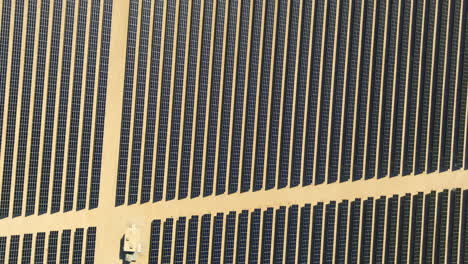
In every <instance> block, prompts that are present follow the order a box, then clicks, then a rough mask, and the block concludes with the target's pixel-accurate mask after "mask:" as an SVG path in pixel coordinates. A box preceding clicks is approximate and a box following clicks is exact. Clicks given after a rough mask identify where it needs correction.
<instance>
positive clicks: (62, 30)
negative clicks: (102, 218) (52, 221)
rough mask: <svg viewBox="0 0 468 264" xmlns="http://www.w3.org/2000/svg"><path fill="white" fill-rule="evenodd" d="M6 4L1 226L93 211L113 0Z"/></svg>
mask: <svg viewBox="0 0 468 264" xmlns="http://www.w3.org/2000/svg"><path fill="white" fill-rule="evenodd" d="M2 3H3V5H2V7H1V8H2V14H1V28H0V43H1V45H0V69H1V70H0V146H1V153H2V154H1V156H0V160H2V163H1V170H2V172H1V175H2V177H0V178H1V197H0V218H4V217H8V216H10V215H13V216H20V215H23V214H25V215H30V214H34V213H39V214H43V213H47V212H52V213H54V212H58V211H61V210H63V211H70V210H73V209H77V210H80V209H84V208H86V207H89V208H95V207H97V206H98V199H99V182H100V173H101V156H102V142H103V128H104V116H105V104H106V90H107V72H108V60H109V45H110V30H111V18H112V0H89V1H88V0H76V1H61V0H42V1H37V0H29V1H27V3H26V1H24V0H18V1H11V0H4V1H2ZM88 10H90V11H89V16H88ZM23 24H25V25H26V27H24V26H23ZM23 27H24V28H25V30H23ZM10 35H11V36H13V39H12V40H10ZM22 43H24V44H22ZM36 44H37V45H36ZM36 47H37V49H36Z"/></svg>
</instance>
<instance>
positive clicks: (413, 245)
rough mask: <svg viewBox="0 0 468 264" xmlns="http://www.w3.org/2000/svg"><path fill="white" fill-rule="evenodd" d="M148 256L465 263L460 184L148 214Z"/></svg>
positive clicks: (467, 249) (465, 196) (465, 213)
mask: <svg viewBox="0 0 468 264" xmlns="http://www.w3.org/2000/svg"><path fill="white" fill-rule="evenodd" d="M150 240H151V241H150V252H149V263H234V262H235V263H246V262H248V263H371V261H372V263H382V262H384V263H466V262H467V261H468V190H464V191H462V190H460V189H453V190H450V191H449V190H444V191H442V192H435V191H433V192H430V193H417V194H413V195H410V194H406V195H403V196H398V195H394V196H391V197H385V196H382V197H378V198H377V197H376V198H367V199H360V198H358V199H355V200H353V201H348V200H344V201H341V202H335V201H331V202H328V203H322V202H319V203H317V204H315V205H310V204H306V205H304V206H298V205H291V206H287V207H286V206H281V207H277V208H264V209H251V210H244V211H241V212H229V213H217V214H205V215H201V216H196V215H195V216H192V217H190V218H186V217H179V218H178V219H173V218H168V219H162V220H154V221H153V222H152V225H151V236H150Z"/></svg>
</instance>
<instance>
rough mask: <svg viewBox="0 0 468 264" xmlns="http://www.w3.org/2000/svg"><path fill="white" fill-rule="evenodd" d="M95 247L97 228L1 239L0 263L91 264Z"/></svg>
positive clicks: (1, 237)
mask: <svg viewBox="0 0 468 264" xmlns="http://www.w3.org/2000/svg"><path fill="white" fill-rule="evenodd" d="M85 232H86V238H84V234H85ZM95 245H96V227H88V228H86V229H84V228H77V229H75V230H71V229H65V230H62V231H50V232H39V233H35V234H30V233H28V234H23V235H12V236H10V237H5V236H0V262H1V263H18V262H19V261H21V263H50V264H52V263H86V264H88V263H89V264H90V263H94V255H95ZM83 249H85V250H83ZM7 261H8V262H7Z"/></svg>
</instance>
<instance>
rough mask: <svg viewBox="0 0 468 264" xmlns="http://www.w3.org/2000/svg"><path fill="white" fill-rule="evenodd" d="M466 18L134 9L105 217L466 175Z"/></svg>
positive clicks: (403, 8)
mask: <svg viewBox="0 0 468 264" xmlns="http://www.w3.org/2000/svg"><path fill="white" fill-rule="evenodd" d="M467 18H468V3H466V1H463V0H454V1H450V2H448V1H444V2H441V3H440V4H438V2H437V1H435V0H430V1H423V0H417V1H409V0H405V1H398V0H392V1H385V0H378V1H362V0H353V1H349V0H344V1H336V0H329V1H326V0H317V1H311V0H303V1H300V0H294V1H286V0H281V1H274V0H262V1H239V0H230V1H213V0H204V1H202V0H194V1H183V0H182V1H177V0H170V1H150V0H141V1H139V0H131V1H130V3H129V20H128V35H127V54H126V64H125V82H124V98H123V107H122V121H121V122H122V123H121V138H120V152H119V166H118V175H117V189H116V205H122V204H125V203H127V204H134V203H138V202H140V203H145V202H149V201H150V200H151V201H153V202H156V201H160V200H172V199H183V198H187V197H188V196H190V197H192V198H193V197H197V196H201V195H202V196H208V195H213V194H217V195H218V194H223V193H226V192H227V193H235V192H239V191H240V192H246V191H252V190H253V191H256V190H260V189H271V188H284V187H288V186H289V187H294V186H299V185H303V186H305V185H311V184H321V183H325V182H326V183H332V182H336V181H348V180H359V179H362V178H365V179H368V178H374V177H377V178H381V177H385V176H397V175H407V174H420V173H431V172H434V171H446V170H457V169H467V166H468V162H467V158H468V155H467V153H466V152H467V150H468V148H467V147H466V145H467V143H466V142H467V141H466V140H467V135H466V133H467V129H466V126H467V122H466V119H467V114H466V113H467V107H466V105H467V100H466V99H467V88H466V87H468V27H467V21H468V19H467Z"/></svg>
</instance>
